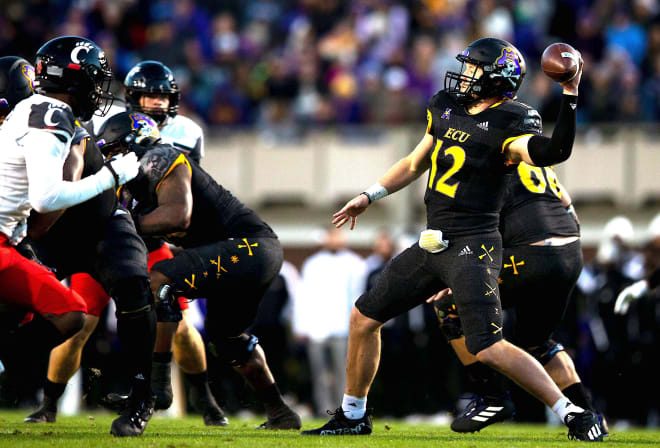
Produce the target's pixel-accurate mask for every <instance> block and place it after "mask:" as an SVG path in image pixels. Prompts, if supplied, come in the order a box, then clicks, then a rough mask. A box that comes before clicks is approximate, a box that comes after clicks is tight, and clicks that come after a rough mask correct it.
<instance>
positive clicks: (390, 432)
mask: <svg viewBox="0 0 660 448" xmlns="http://www.w3.org/2000/svg"><path fill="white" fill-rule="evenodd" d="M25 415H27V413H26V412H25V411H13V410H12V411H0V447H11V448H23V447H30V448H32V447H56V448H57V447H61V448H74V447H91V448H104V447H113V448H115V447H122V446H140V447H148V448H151V447H163V448H193V447H210V446H218V447H246V448H247V447H250V448H253V447H255V448H261V447H287V448H297V447H353V446H355V447H388V448H389V447H415V448H417V447H451V448H454V447H456V448H463V447H464V448H477V447H478V448H495V447H497V448H500V447H502V448H504V447H506V448H509V447H514V448H518V447H519V448H529V447H543V448H546V447H549V448H553V447H565V446H573V445H575V444H576V443H578V442H575V441H570V440H568V439H567V438H566V428H564V427H548V426H542V425H520V424H498V425H494V426H492V427H490V428H487V429H485V430H484V431H483V432H481V433H475V434H456V433H454V432H452V431H451V430H450V429H449V427H448V426H434V425H428V424H407V423H403V422H401V421H397V420H384V419H376V420H375V421H374V433H373V434H372V435H371V436H362V437H354V436H344V437H310V436H305V437H303V436H300V435H299V434H298V432H297V431H261V430H260V431H257V430H255V429H254V428H255V427H256V426H257V425H258V424H260V423H262V420H242V419H237V418H230V426H228V427H224V428H222V427H219V428H210V427H206V426H204V424H203V422H202V419H201V417H199V416H188V417H185V418H179V419H171V418H166V417H164V416H160V415H157V416H156V417H154V418H153V419H152V420H151V422H149V425H148V427H147V431H146V432H145V434H144V435H143V436H142V437H137V438H131V439H117V438H114V437H112V436H111V435H110V423H111V422H112V420H113V419H114V418H115V416H114V415H111V414H97V415H95V416H94V417H92V416H86V415H83V416H77V417H58V420H57V423H54V424H26V423H23V418H24V417H25ZM323 423H324V421H321V420H306V421H305V422H304V428H305V429H309V428H314V427H316V426H319V425H321V424H323ZM604 443H606V444H608V445H610V446H617V447H626V448H627V447H648V448H651V447H658V446H660V429H656V430H646V429H634V430H627V431H622V432H617V431H613V434H612V435H611V436H610V437H608V438H605V441H604Z"/></svg>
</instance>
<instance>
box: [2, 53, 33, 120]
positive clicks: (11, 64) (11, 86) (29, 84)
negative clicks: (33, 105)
mask: <svg viewBox="0 0 660 448" xmlns="http://www.w3.org/2000/svg"><path fill="white" fill-rule="evenodd" d="M33 90H34V67H32V65H30V63H29V62H28V61H26V60H25V59H23V58H19V57H18V56H5V57H2V58H0V117H4V116H5V115H7V114H8V113H9V112H10V111H11V110H12V109H13V108H14V106H16V104H18V102H19V101H21V100H23V99H25V98H27V97H29V96H30V95H32V93H33Z"/></svg>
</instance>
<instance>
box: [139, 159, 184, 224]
mask: <svg viewBox="0 0 660 448" xmlns="http://www.w3.org/2000/svg"><path fill="white" fill-rule="evenodd" d="M191 179H192V175H191V173H190V168H189V167H188V165H187V164H180V165H177V166H176V167H175V168H174V169H173V170H172V171H171V172H170V174H168V175H167V177H165V179H163V181H162V183H161V184H160V187H158V190H157V191H156V195H157V196H158V207H156V208H155V209H154V210H152V211H151V212H149V213H147V214H145V215H138V216H134V219H135V220H136V223H135V226H136V227H137V229H138V231H139V233H140V234H141V235H167V234H170V233H175V232H181V231H185V230H186V229H187V228H188V227H189V226H190V218H191V216H192V209H193V197H192V190H191V187H190V182H191Z"/></svg>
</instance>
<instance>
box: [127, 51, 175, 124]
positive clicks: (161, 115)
mask: <svg viewBox="0 0 660 448" xmlns="http://www.w3.org/2000/svg"><path fill="white" fill-rule="evenodd" d="M124 90H125V92H126V102H127V103H128V106H129V109H130V110H133V111H136V112H141V113H143V114H146V115H149V116H150V117H152V118H153V119H154V120H156V122H157V123H158V125H159V126H163V125H164V124H165V122H166V121H167V119H168V117H171V118H173V117H175V116H176V115H177V113H178V112H179V100H180V97H181V92H180V90H179V85H178V84H177V82H176V80H175V79H174V74H173V73H172V71H171V70H170V69H169V68H168V67H167V66H165V65H164V64H162V63H161V62H158V61H142V62H140V63H139V64H137V65H136V66H135V67H133V68H132V69H131V70H130V71H129V73H128V74H127V75H126V78H125V79H124ZM157 94H160V95H167V97H168V99H169V105H168V107H145V106H144V105H142V104H141V103H142V98H143V97H144V96H145V95H157Z"/></svg>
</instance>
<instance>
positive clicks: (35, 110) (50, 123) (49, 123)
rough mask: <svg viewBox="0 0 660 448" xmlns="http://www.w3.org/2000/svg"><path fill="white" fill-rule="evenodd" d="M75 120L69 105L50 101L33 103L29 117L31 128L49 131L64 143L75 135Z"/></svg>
mask: <svg viewBox="0 0 660 448" xmlns="http://www.w3.org/2000/svg"><path fill="white" fill-rule="evenodd" d="M74 122H75V118H74V117H73V112H71V109H70V108H69V107H67V106H64V105H59V104H54V103H49V102H43V103H39V104H33V105H32V106H31V110H30V116H29V118H28V126H29V127H30V128H34V129H41V130H44V131H48V132H50V133H52V134H54V135H55V136H56V137H57V138H58V139H60V140H61V141H62V142H64V143H66V142H67V141H69V140H71V138H72V137H73V135H74V131H75V124H74Z"/></svg>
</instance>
